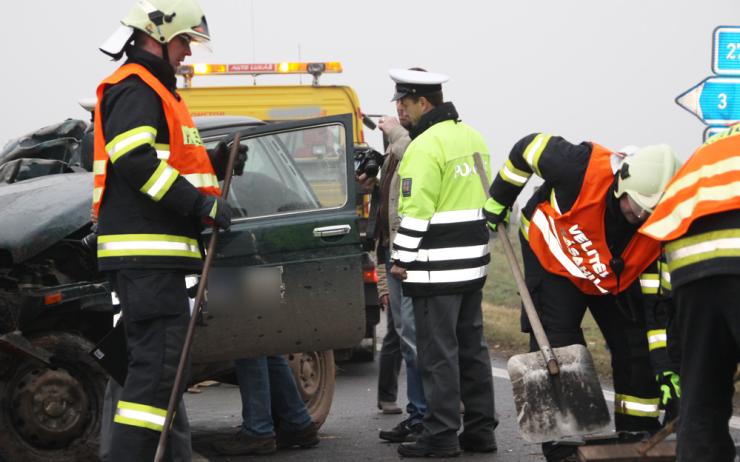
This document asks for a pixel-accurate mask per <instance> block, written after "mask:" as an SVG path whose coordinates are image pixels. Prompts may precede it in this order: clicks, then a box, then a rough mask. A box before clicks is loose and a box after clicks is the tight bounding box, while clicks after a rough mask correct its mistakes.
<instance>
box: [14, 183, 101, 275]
mask: <svg viewBox="0 0 740 462" xmlns="http://www.w3.org/2000/svg"><path fill="white" fill-rule="evenodd" d="M92 178H93V174H92V173H89V172H82V173H65V174H60V175H50V176H45V177H40V178H34V179H30V180H26V181H21V182H18V183H13V184H9V185H3V186H0V249H3V250H7V251H8V252H10V255H11V256H12V257H13V263H14V264H15V263H20V262H23V261H25V260H28V259H29V258H32V257H34V256H36V255H38V254H39V253H41V252H42V251H44V250H46V249H48V248H49V247H50V246H52V245H53V244H54V243H56V242H58V241H60V240H61V239H64V238H65V237H67V236H69V235H70V234H72V233H73V232H75V231H77V230H79V229H81V228H82V227H84V226H85V225H87V224H88V223H89V222H90V207H91V203H92Z"/></svg>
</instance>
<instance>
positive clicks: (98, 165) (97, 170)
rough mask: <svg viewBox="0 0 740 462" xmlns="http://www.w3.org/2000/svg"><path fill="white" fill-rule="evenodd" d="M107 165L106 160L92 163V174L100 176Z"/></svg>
mask: <svg viewBox="0 0 740 462" xmlns="http://www.w3.org/2000/svg"><path fill="white" fill-rule="evenodd" d="M106 164H108V160H107V159H106V160H96V161H94V162H93V173H94V174H95V175H102V174H103V173H105V166H106Z"/></svg>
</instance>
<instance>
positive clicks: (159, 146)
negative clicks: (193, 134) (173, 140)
mask: <svg viewBox="0 0 740 462" xmlns="http://www.w3.org/2000/svg"><path fill="white" fill-rule="evenodd" d="M154 149H155V150H156V151H157V159H160V160H167V159H169V158H170V145H169V144H165V143H154Z"/></svg>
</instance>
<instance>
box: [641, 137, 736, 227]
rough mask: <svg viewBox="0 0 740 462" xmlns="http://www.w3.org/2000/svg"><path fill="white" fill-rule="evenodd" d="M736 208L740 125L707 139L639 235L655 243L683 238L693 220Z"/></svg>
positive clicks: (666, 193) (668, 189) (674, 178)
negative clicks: (647, 237)
mask: <svg viewBox="0 0 740 462" xmlns="http://www.w3.org/2000/svg"><path fill="white" fill-rule="evenodd" d="M738 209H740V124H737V125H734V126H732V127H731V128H729V129H728V130H727V131H726V132H724V133H721V134H718V135H715V136H713V137H712V138H710V139H709V140H708V141H707V142H706V143H704V145H702V146H701V147H700V148H699V149H697V150H696V152H694V154H693V155H692V156H691V157H690V158H689V160H687V161H686V163H685V164H683V166H682V167H681V169H680V170H679V171H678V172H677V173H676V176H674V177H673V179H672V180H671V182H670V183H668V186H666V190H665V192H664V193H663V197H662V198H661V200H660V202H659V203H658V206H657V207H656V208H655V211H654V212H653V213H652V215H650V218H648V220H647V221H645V223H644V224H643V225H642V227H641V228H640V232H641V233H643V234H644V235H646V236H650V237H652V238H654V239H657V240H659V241H674V240H676V239H678V238H680V237H681V236H683V235H684V234H685V233H686V231H687V230H688V229H689V227H690V226H691V224H692V223H693V222H694V220H696V219H698V218H700V217H703V216H706V215H714V214H717V213H722V212H728V211H730V210H738Z"/></svg>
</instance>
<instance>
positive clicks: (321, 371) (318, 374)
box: [288, 350, 336, 426]
mask: <svg viewBox="0 0 740 462" xmlns="http://www.w3.org/2000/svg"><path fill="white" fill-rule="evenodd" d="M288 362H289V363H290V368H291V369H292V370H293V376H294V377H295V381H296V384H297V385H298V391H299V392H300V394H301V397H302V398H303V401H304V402H305V403H306V407H307V408H308V413H309V414H310V415H311V419H313V421H314V422H316V423H317V424H319V426H321V425H323V423H324V421H325V420H326V417H327V416H328V415H329V410H330V409H331V401H332V399H334V380H335V374H336V368H335V367H334V352H333V351H331V350H328V351H310V352H305V353H291V354H289V355H288Z"/></svg>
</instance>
